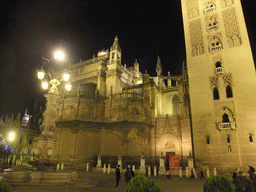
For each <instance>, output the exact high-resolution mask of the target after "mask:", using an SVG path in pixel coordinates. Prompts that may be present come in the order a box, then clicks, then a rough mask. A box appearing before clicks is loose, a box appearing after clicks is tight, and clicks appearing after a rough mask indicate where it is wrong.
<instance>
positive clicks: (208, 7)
mask: <svg viewBox="0 0 256 192" xmlns="http://www.w3.org/2000/svg"><path fill="white" fill-rule="evenodd" d="M215 9H216V8H215V4H214V3H212V2H207V3H206V4H205V6H204V13H209V12H212V11H214V10H215Z"/></svg>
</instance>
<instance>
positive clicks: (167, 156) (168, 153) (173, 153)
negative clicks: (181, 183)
mask: <svg viewBox="0 0 256 192" xmlns="http://www.w3.org/2000/svg"><path fill="white" fill-rule="evenodd" d="M169 155H175V152H166V156H165V170H169Z"/></svg>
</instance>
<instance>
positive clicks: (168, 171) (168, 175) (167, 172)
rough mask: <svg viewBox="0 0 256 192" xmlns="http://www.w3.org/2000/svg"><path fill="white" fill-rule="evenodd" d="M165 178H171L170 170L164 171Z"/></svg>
mask: <svg viewBox="0 0 256 192" xmlns="http://www.w3.org/2000/svg"><path fill="white" fill-rule="evenodd" d="M165 178H166V179H172V178H171V171H170V170H167V171H166V177H165Z"/></svg>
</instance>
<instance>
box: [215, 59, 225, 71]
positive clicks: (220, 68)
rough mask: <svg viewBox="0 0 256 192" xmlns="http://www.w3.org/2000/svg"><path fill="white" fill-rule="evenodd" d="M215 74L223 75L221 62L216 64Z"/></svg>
mask: <svg viewBox="0 0 256 192" xmlns="http://www.w3.org/2000/svg"><path fill="white" fill-rule="evenodd" d="M215 73H216V74H219V73H223V71H222V67H221V62H220V61H218V62H216V63H215Z"/></svg>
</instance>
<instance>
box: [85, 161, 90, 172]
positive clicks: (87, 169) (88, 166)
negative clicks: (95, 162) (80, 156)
mask: <svg viewBox="0 0 256 192" xmlns="http://www.w3.org/2000/svg"><path fill="white" fill-rule="evenodd" d="M89 169H90V165H89V163H87V164H86V171H89Z"/></svg>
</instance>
